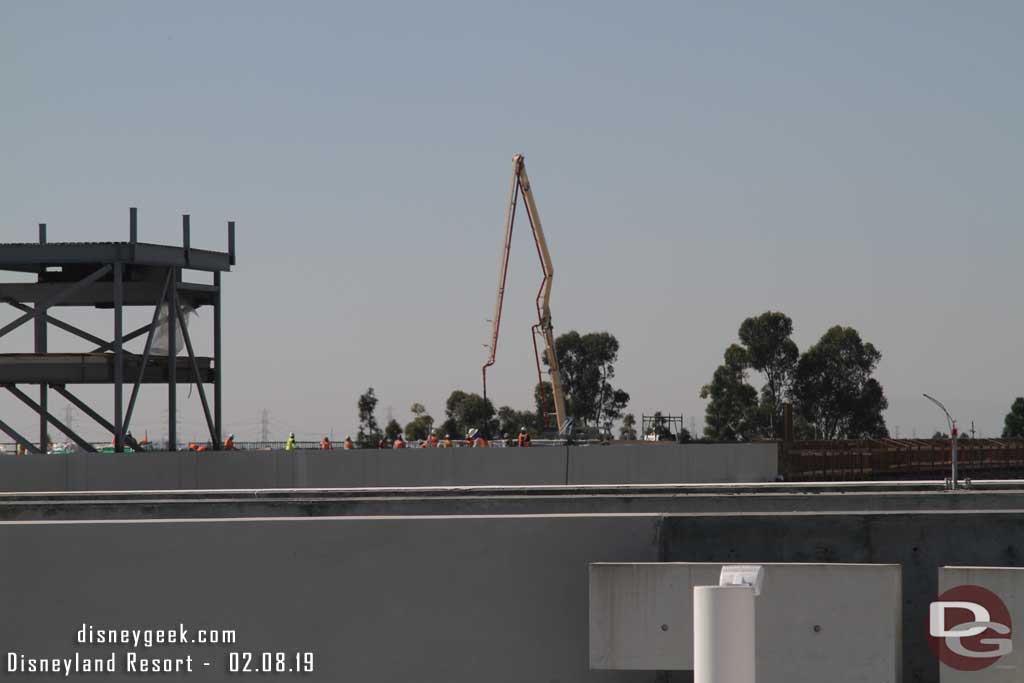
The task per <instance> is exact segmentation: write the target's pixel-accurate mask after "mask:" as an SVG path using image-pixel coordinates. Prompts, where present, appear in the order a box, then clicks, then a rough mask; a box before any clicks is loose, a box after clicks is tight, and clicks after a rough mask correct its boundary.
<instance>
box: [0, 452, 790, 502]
mask: <svg viewBox="0 0 1024 683" xmlns="http://www.w3.org/2000/svg"><path fill="white" fill-rule="evenodd" d="M777 473H778V453H777V448H776V446H775V444H770V443H769V444H721V445H717V444H716V445H706V444H692V445H690V444H687V445H673V446H664V445H651V446H644V445H632V446H589V447H569V448H564V447H549V448H539V447H538V448H530V449H521V448H511V449H509V448H490V449H474V448H454V449H429V450H426V449H406V450H401V451H394V450H383V451H378V450H355V451H344V450H334V451H326V452H325V451H293V452H285V451H248V452H242V451H235V452H227V453H225V452H205V453H191V452H184V453H133V454H127V455H117V454H113V453H96V454H74V455H27V456H15V455H0V491H98V490H107V491H123V490H177V489H196V488H199V489H225V488H231V489H246V488H292V487H317V488H324V487H378V486H488V485H495V486H515V485H527V484H538V485H545V484H562V485H564V484H566V483H569V484H646V483H685V482H692V483H701V482H725V483H741V482H743V483H749V482H766V481H773V480H774V479H775V476H776V474H777Z"/></svg>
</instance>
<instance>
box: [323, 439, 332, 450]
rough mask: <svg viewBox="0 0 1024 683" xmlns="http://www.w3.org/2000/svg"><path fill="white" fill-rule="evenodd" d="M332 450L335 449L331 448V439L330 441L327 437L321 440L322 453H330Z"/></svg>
mask: <svg viewBox="0 0 1024 683" xmlns="http://www.w3.org/2000/svg"><path fill="white" fill-rule="evenodd" d="M332 448H333V447H332V446H331V440H330V439H328V438H327V437H326V436H325V437H324V438H322V439H320V450H322V451H329V450H331V449H332Z"/></svg>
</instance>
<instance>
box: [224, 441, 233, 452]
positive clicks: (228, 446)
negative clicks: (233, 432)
mask: <svg viewBox="0 0 1024 683" xmlns="http://www.w3.org/2000/svg"><path fill="white" fill-rule="evenodd" d="M224 450H226V451H233V450H235V440H234V439H225V440H224Z"/></svg>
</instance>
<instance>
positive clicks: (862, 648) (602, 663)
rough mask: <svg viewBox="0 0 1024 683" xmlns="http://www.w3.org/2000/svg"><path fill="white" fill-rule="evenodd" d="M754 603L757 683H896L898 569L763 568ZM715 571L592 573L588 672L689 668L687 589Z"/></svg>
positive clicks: (641, 566) (657, 566) (679, 565)
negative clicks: (810, 682)
mask: <svg viewBox="0 0 1024 683" xmlns="http://www.w3.org/2000/svg"><path fill="white" fill-rule="evenodd" d="M762 566H763V567H764V583H763V587H762V590H761V595H760V596H759V597H758V598H757V599H756V607H755V614H756V647H755V653H756V661H757V680H758V683H792V682H793V681H829V683H900V681H901V680H902V678H901V676H900V666H901V664H902V656H901V653H900V644H901V641H902V625H903V622H902V619H901V614H900V606H901V600H900V567H899V565H891V564H890V565H878V564H771V563H765V564H763V565H762ZM721 569H722V564H719V563H699V562H660V563H633V564H593V565H591V567H590V663H591V666H593V667H594V668H595V669H626V670H636V669H655V670H657V669H661V670H666V671H667V670H687V669H693V589H694V587H695V586H717V585H718V581H719V575H720V574H721Z"/></svg>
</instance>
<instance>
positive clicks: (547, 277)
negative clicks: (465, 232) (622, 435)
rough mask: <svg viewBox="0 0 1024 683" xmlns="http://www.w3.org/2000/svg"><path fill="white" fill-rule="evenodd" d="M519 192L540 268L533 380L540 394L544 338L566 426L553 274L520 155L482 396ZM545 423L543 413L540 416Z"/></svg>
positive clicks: (559, 415)
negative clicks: (553, 309)
mask: <svg viewBox="0 0 1024 683" xmlns="http://www.w3.org/2000/svg"><path fill="white" fill-rule="evenodd" d="M519 195H522V197H523V204H524V205H525V207H526V217H527V219H528V220H529V221H530V227H531V229H532V230H533V241H534V244H535V245H536V246H537V256H538V257H540V264H541V268H543V270H544V279H543V280H541V283H540V290H539V291H538V292H537V300H536V304H537V324H535V325H533V327H532V328H531V330H532V331H533V353H534V356H535V358H536V361H537V379H538V381H539V382H540V387H541V389H540V391H541V392H542V393H543V391H544V390H543V381H544V380H543V377H544V375H543V372H542V370H541V361H540V350H539V349H538V348H537V336H538V335H540V336H542V337H544V347H545V348H544V352H545V355H546V357H547V360H548V373H549V375H550V377H551V393H552V399H553V403H554V404H555V419H556V420H557V422H558V425H557V427H558V430H559V431H560V432H561V431H564V430H565V428H566V414H565V397H564V396H563V395H562V378H561V375H560V373H559V369H558V356H557V355H556V354H555V333H554V327H553V326H552V324H551V282H552V280H553V279H554V277H555V269H554V266H552V265H551V254H550V253H549V252H548V243H547V240H545V239H544V229H543V228H542V227H541V224H540V215H539V214H538V213H537V204H536V202H535V201H534V199H533V190H532V189H531V188H530V180H529V178H528V177H527V175H526V160H525V158H524V157H523V155H522V154H517V155H515V156H514V157H513V158H512V190H511V192H510V193H509V200H508V208H507V211H506V214H505V242H504V247H503V248H502V250H501V264H500V266H499V269H498V295H497V300H496V301H495V304H494V318H492V320H491V344H490V356H489V357H488V359H487V362H486V363H484V366H483V380H484V399H486V398H487V368H489V367H491V366H492V365H494V361H495V358H496V356H497V353H498V333H499V332H500V330H501V307H502V304H503V303H504V300H505V280H506V278H507V276H508V259H509V252H510V250H511V247H512V228H513V226H514V224H515V220H516V207H517V203H518V199H519ZM544 399H545V397H544V396H543V395H542V397H541V405H544V403H545V400H544ZM544 419H545V423H546V422H547V415H546V414H545V416H544Z"/></svg>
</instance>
